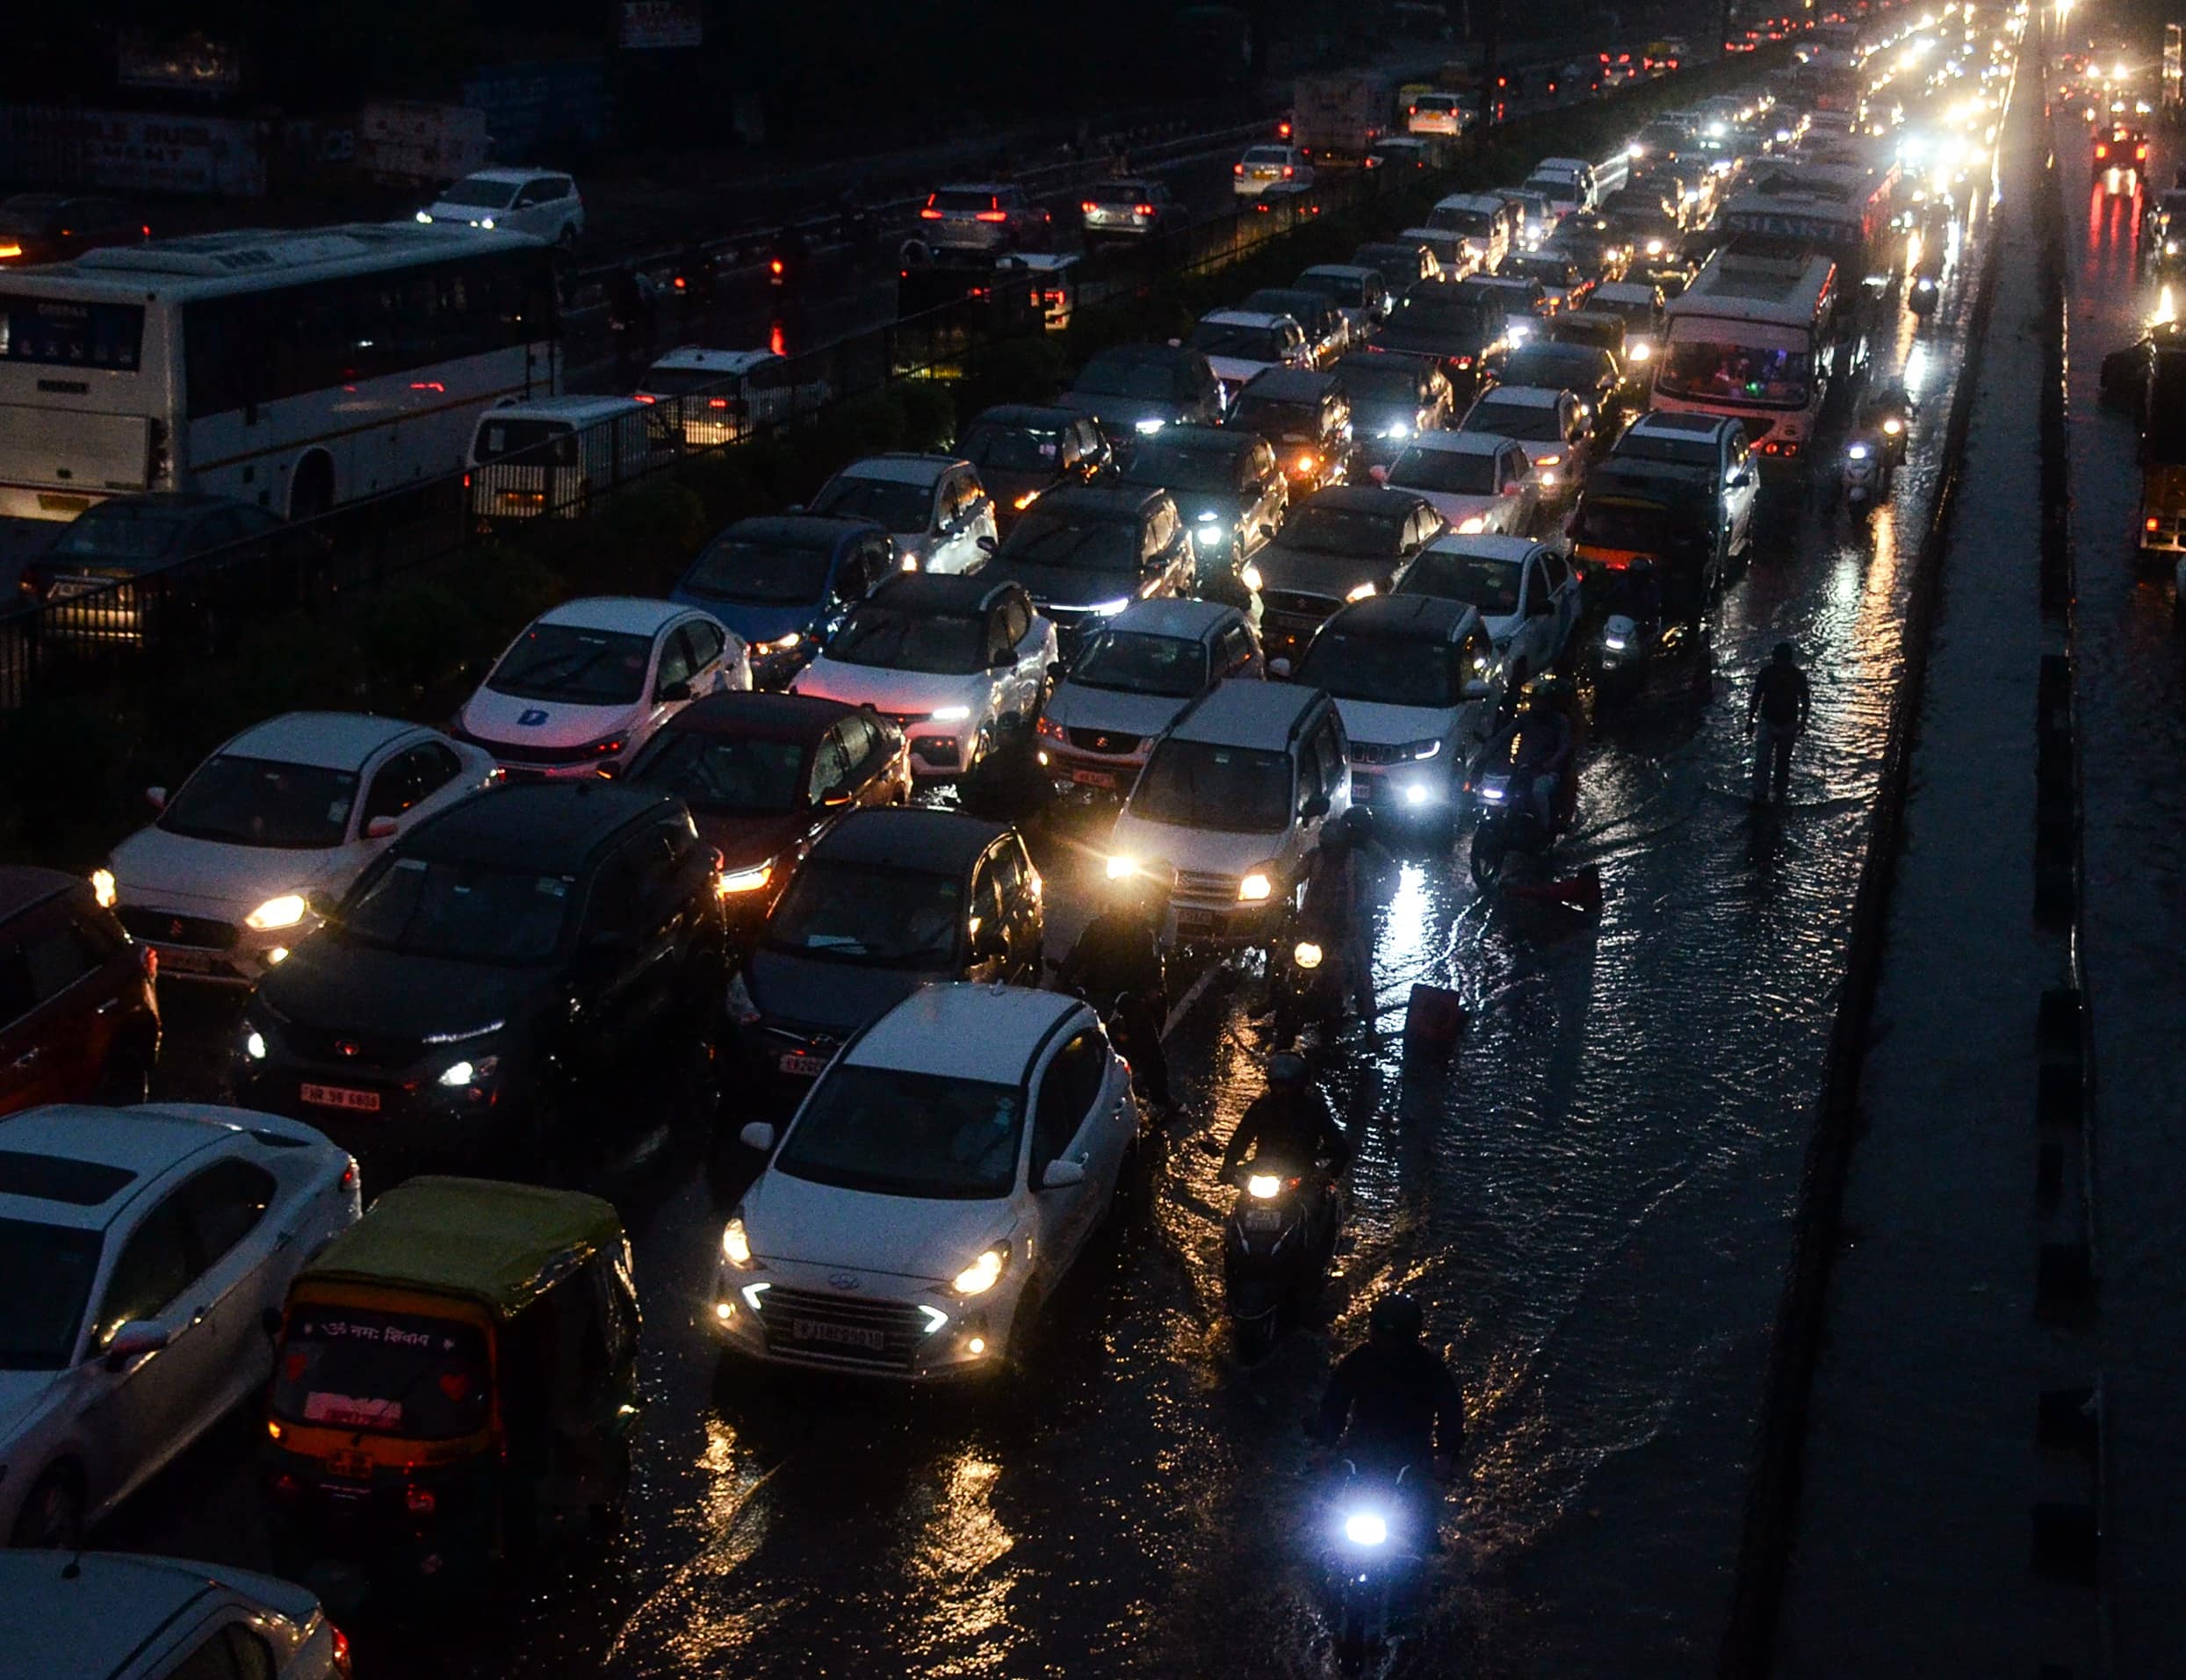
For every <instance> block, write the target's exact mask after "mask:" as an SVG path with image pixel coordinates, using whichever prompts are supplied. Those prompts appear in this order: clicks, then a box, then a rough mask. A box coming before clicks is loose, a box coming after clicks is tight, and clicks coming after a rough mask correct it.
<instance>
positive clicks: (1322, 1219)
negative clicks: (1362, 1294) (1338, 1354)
mask: <svg viewBox="0 0 2186 1680" xmlns="http://www.w3.org/2000/svg"><path fill="white" fill-rule="evenodd" d="M1230 1183H1232V1184H1234V1185H1236V1186H1237V1188H1238V1190H1239V1191H1240V1192H1241V1193H1240V1194H1239V1196H1238V1197H1237V1201H1236V1203H1235V1204H1234V1205H1233V1206H1232V1207H1231V1208H1230V1217H1229V1220H1228V1222H1226V1223H1225V1224H1224V1225H1223V1234H1222V1276H1223V1294H1224V1297H1225V1300H1226V1302H1227V1305H1228V1307H1229V1309H1230V1324H1231V1327H1232V1330H1233V1333H1234V1334H1235V1335H1236V1337H1237V1357H1238V1358H1239V1359H1243V1360H1245V1362H1246V1363H1247V1364H1251V1363H1252V1362H1253V1361H1254V1360H1257V1359H1264V1358H1266V1355H1267V1352H1268V1350H1269V1349H1270V1348H1272V1347H1273V1346H1274V1345H1275V1338H1276V1335H1277V1334H1278V1333H1279V1332H1280V1331H1281V1329H1282V1322H1283V1315H1284V1314H1285V1312H1286V1311H1288V1310H1292V1309H1295V1307H1296V1306H1297V1305H1298V1303H1300V1302H1301V1301H1304V1300H1305V1299H1306V1298H1307V1297H1308V1296H1309V1295H1310V1294H1312V1293H1313V1292H1314V1291H1315V1290H1317V1289H1318V1288H1319V1287H1320V1285H1321V1279H1322V1277H1323V1276H1324V1274H1325V1273H1327V1271H1328V1263H1329V1259H1330V1257H1331V1256H1332V1255H1333V1254H1334V1253H1335V1251H1336V1234H1337V1231H1338V1228H1339V1227H1340V1226H1341V1225H1342V1223H1343V1215H1344V1210H1343V1201H1342V1198H1341V1197H1340V1196H1339V1195H1338V1193H1337V1191H1336V1189H1335V1186H1332V1185H1331V1184H1330V1182H1329V1181H1328V1179H1327V1176H1326V1175H1325V1174H1324V1172H1321V1171H1319V1169H1318V1167H1317V1166H1315V1167H1311V1168H1306V1169H1294V1168H1292V1167H1290V1166H1288V1165H1287V1164H1281V1163H1272V1162H1269V1161H1266V1160H1262V1159H1259V1158H1258V1157H1256V1158H1254V1159H1252V1160H1251V1161H1248V1162H1245V1164H1242V1165H1240V1166H1238V1167H1237V1168H1236V1169H1235V1170H1234V1171H1232V1172H1231V1173H1230Z"/></svg>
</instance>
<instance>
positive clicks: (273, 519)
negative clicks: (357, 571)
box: [17, 490, 328, 649]
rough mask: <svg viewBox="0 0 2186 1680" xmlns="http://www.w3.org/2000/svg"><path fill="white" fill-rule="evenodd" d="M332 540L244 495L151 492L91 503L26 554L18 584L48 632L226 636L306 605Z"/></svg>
mask: <svg viewBox="0 0 2186 1680" xmlns="http://www.w3.org/2000/svg"><path fill="white" fill-rule="evenodd" d="M326 552H328V543H327V540H326V538H325V537H323V536H321V534H320V533H319V532H317V531H314V530H309V529H308V528H307V527H304V526H299V525H291V524H290V523H288V522H287V521H286V520H285V519H283V518H282V517H281V516H279V515H278V514H275V513H270V512H268V511H267V510H266V509H265V508H258V507H254V506H252V505H251V504H250V503H249V502H247V501H231V500H229V499H228V498H227V497H226V496H214V495H206V494H204V493H202V492H200V491H196V490H155V491H151V492H149V493H148V494H144V495H135V496H113V497H110V498H109V499H108V500H106V501H99V502H94V503H93V504H92V505H91V506H90V507H89V508H85V509H84V510H83V512H82V513H80V514H78V515H77V516H76V517H75V518H74V519H72V520H70V521H69V523H68V524H66V525H64V526H63V527H61V530H60V532H59V533H58V534H57V535H56V536H55V537H54V540H53V543H52V544H51V545H50V546H49V547H47V549H46V550H45V552H42V553H40V554H38V555H36V556H34V557H33V558H32V559H30V560H28V561H26V562H25V564H24V566H23V569H22V573H21V576H20V577H19V579H18V583H17V588H18V589H19V590H20V591H21V593H22V595H23V596H24V597H25V599H27V600H30V601H34V602H37V603H38V604H39V605H40V606H41V607H43V608H44V609H45V613H44V616H43V619H42V622H41V625H40V630H41V632H42V633H45V634H47V635H50V636H53V637H54V638H60V639H64V640H68V641H74V642H97V643H100V644H103V645H112V644H116V643H119V644H124V645H141V644H142V643H144V642H146V641H147V640H148V639H150V638H153V637H155V636H183V637H188V638H191V640H192V642H193V643H194V644H195V645H201V646H204V647H206V648H208V649H209V648H213V647H216V646H220V645H225V643H226V641H227V638H228V637H229V636H230V635H231V634H232V632H233V631H234V627H235V625H236V624H238V623H240V622H241V621H242V619H244V618H247V617H250V616H256V615H260V614H263V613H266V612H269V611H271V610H273V609H276V608H278V607H280V606H283V605H292V604H296V603H297V602H299V601H300V600H301V598H302V595H303V591H304V589H305V588H306V586H307V583H308V581H309V580H310V579H311V577H312V574H313V570H314V562H315V561H316V560H318V559H320V558H321V557H322V556H323V555H324V554H325V553H326Z"/></svg>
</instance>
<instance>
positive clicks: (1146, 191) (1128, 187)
mask: <svg viewBox="0 0 2186 1680" xmlns="http://www.w3.org/2000/svg"><path fill="white" fill-rule="evenodd" d="M1153 191H1154V190H1153V189H1152V188H1151V187H1150V186H1149V185H1147V184H1146V183H1145V182H1144V181H1103V182H1101V183H1100V184H1098V185H1096V186H1091V187H1088V188H1086V197H1087V198H1090V199H1092V200H1093V203H1095V204H1129V205H1138V204H1144V203H1146V202H1148V201H1149V200H1150V199H1151V198H1152V197H1153Z"/></svg>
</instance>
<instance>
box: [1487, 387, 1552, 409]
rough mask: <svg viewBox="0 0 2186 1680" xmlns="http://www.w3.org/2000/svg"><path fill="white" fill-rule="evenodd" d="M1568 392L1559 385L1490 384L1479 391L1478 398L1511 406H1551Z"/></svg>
mask: <svg viewBox="0 0 2186 1680" xmlns="http://www.w3.org/2000/svg"><path fill="white" fill-rule="evenodd" d="M1569 394H1570V393H1569V392H1568V391H1565V390H1564V389H1563V388H1562V386H1546V385H1491V386H1489V387H1488V388H1487V389H1486V390H1485V391H1483V392H1482V393H1480V400H1481V401H1483V402H1499V403H1502V404H1503V405H1504V407H1511V408H1553V407H1555V406H1556V405H1557V404H1558V403H1560V402H1562V400H1564V398H1566V397H1567V396H1569Z"/></svg>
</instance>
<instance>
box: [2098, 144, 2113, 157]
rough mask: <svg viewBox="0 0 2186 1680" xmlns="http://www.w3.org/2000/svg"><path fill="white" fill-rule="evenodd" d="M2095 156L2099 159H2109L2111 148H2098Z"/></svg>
mask: <svg viewBox="0 0 2186 1680" xmlns="http://www.w3.org/2000/svg"><path fill="white" fill-rule="evenodd" d="M2095 155H2096V156H2097V157H2108V156H2109V155H2110V148H2109V147H2107V146H2097V147H2096V148H2095Z"/></svg>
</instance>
